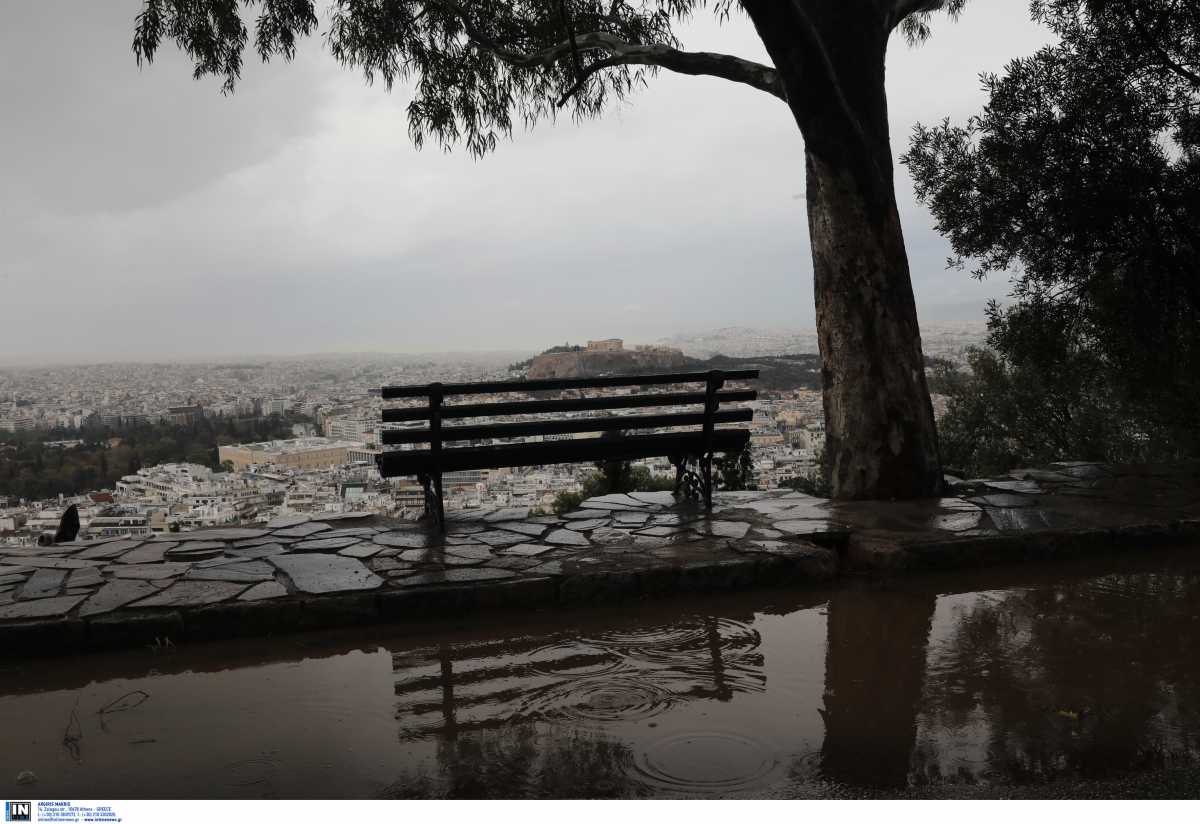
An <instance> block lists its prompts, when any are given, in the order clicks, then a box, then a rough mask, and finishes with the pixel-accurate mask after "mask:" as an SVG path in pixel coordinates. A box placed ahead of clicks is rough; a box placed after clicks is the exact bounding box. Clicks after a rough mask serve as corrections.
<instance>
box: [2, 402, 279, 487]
mask: <svg viewBox="0 0 1200 824" xmlns="http://www.w3.org/2000/svg"><path fill="white" fill-rule="evenodd" d="M293 420H294V419H291V418H287V419H285V418H281V417H279V416H272V417H269V418H225V417H220V416H218V417H212V418H202V419H200V420H197V421H196V422H195V423H193V424H191V425H188V426H175V425H171V424H145V425H141V426H134V427H125V428H122V429H120V430H110V429H106V428H103V427H95V426H88V427H84V428H83V429H81V430H78V431H75V430H54V431H53V432H48V433H47V432H37V433H34V432H23V433H20V434H18V435H0V494H2V495H9V496H12V497H17V498H28V499H33V500H37V499H41V498H50V497H54V496H56V495H58V494H59V493H62V494H64V495H78V494H81V493H84V492H92V491H94V490H97V489H111V488H112V487H113V484H115V483H116V482H117V480H119V479H120V478H121V477H122V476H123V475H130V474H133V473H135V472H137V470H138V469H140V468H141V467H143V466H154V465H155V464H160V463H171V462H178V461H186V462H189V463H198V464H201V465H203V466H207V467H209V468H211V469H220V465H219V464H218V463H217V446H218V445H219V444H229V443H249V442H255V441H264V440H272V439H274V438H289V437H291V427H292V423H293ZM67 438H79V439H81V440H83V442H84V443H83V444H82V445H81V446H78V447H75V448H73V449H60V448H56V447H46V446H43V445H42V441H43V440H62V439H67ZM110 439H111V445H110Z"/></svg>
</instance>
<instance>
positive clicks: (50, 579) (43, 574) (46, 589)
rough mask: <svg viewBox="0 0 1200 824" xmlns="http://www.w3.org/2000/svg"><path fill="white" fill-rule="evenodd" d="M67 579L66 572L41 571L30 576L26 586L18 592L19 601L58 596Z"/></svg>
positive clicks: (54, 570)
mask: <svg viewBox="0 0 1200 824" xmlns="http://www.w3.org/2000/svg"><path fill="white" fill-rule="evenodd" d="M66 578H67V573H66V571H65V570H61V569H39V570H37V571H36V572H34V573H33V575H31V576H29V580H28V581H26V582H25V585H24V586H22V587H21V588H20V589H19V590H17V600H18V601H29V600H32V599H34V598H50V597H53V596H55V595H58V591H59V590H60V589H62V585H63V581H65V580H66Z"/></svg>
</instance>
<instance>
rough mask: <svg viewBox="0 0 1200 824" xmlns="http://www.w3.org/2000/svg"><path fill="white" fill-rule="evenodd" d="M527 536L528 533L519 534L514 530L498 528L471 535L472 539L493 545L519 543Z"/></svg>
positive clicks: (501, 545)
mask: <svg viewBox="0 0 1200 824" xmlns="http://www.w3.org/2000/svg"><path fill="white" fill-rule="evenodd" d="M528 537H529V536H528V535H520V534H517V533H515V532H504V531H502V530H498V529H496V530H491V531H488V532H477V533H475V534H474V535H472V536H471V538H472V539H473V540H475V541H479V542H482V543H485V544H487V545H488V546H493V547H505V546H512V545H513V544H519V543H521V542H522V541H524V540H525V539H526V538H528Z"/></svg>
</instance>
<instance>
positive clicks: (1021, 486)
mask: <svg viewBox="0 0 1200 824" xmlns="http://www.w3.org/2000/svg"><path fill="white" fill-rule="evenodd" d="M967 483H969V484H981V485H983V486H986V487H987V488H988V489H998V490H1000V491H1001V492H1020V493H1022V494H1025V495H1041V494H1043V493H1044V492H1045V490H1044V489H1042V487H1041V486H1040V485H1039V484H1038V482H1037V481H996V480H989V479H986V478H981V479H978V480H970V481H967Z"/></svg>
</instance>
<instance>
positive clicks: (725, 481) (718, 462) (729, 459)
mask: <svg viewBox="0 0 1200 824" xmlns="http://www.w3.org/2000/svg"><path fill="white" fill-rule="evenodd" d="M713 470H714V473H713V474H714V475H715V476H716V477H715V478H714V479H713V480H714V483H715V484H716V486H717V488H718V489H722V490H725V491H728V492H740V491H742V490H745V489H756V488H757V487H755V485H754V457H753V455H752V454H751V451H750V446H749V445H747V446H746V448H745V449H743V450H742V451H741V452H731V453H729V454H727V455H719V456H716V457H714V459H713Z"/></svg>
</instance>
